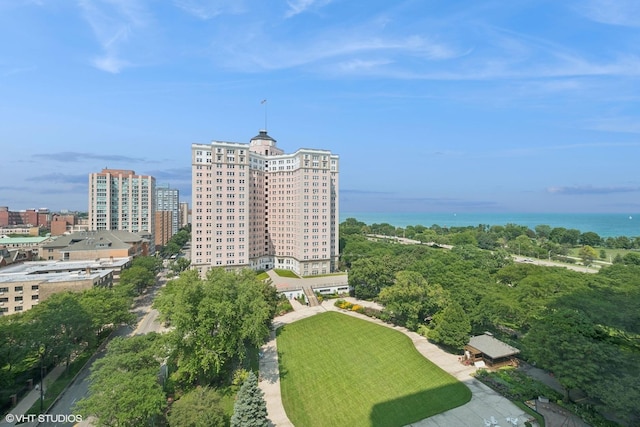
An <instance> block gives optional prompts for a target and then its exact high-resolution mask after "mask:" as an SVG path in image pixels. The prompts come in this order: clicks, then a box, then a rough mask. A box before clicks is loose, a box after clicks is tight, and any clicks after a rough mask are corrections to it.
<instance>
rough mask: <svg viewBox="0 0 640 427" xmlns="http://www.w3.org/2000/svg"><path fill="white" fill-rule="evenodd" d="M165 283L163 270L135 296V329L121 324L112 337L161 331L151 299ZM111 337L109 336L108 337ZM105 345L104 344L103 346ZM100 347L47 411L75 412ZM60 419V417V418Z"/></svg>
mask: <svg viewBox="0 0 640 427" xmlns="http://www.w3.org/2000/svg"><path fill="white" fill-rule="evenodd" d="M165 283H166V279H165V278H164V272H163V273H161V276H160V278H159V280H158V281H157V283H156V285H155V286H153V287H152V288H151V289H150V290H149V291H148V292H147V293H146V294H144V295H141V296H139V297H137V298H136V306H135V309H134V313H136V314H137V315H138V319H139V320H138V325H137V327H136V328H135V329H133V328H131V327H130V326H122V327H120V328H118V329H117V330H116V331H115V332H114V333H113V334H112V338H113V337H124V336H130V335H141V334H146V333H149V332H162V331H164V330H165V328H164V327H163V326H162V325H161V324H160V322H158V320H157V319H158V315H159V313H158V310H156V309H152V308H151V305H152V304H153V299H154V298H155V296H156V293H157V291H158V289H160V288H161V287H162V286H163V285H164V284H165ZM110 339H111V338H110ZM104 347H106V346H104ZM104 347H103V348H102V349H101V350H100V351H98V352H97V353H96V354H95V355H94V356H93V357H92V358H91V359H90V360H89V362H88V363H87V364H86V365H85V367H84V368H83V369H82V370H81V371H80V372H79V373H78V376H77V377H76V379H75V380H74V381H73V382H72V383H71V384H70V385H69V387H68V388H67V390H66V391H65V392H64V394H63V395H62V396H60V398H59V399H58V401H57V402H56V404H55V405H54V406H53V407H52V408H51V410H50V411H49V412H48V413H49V414H52V415H60V416H63V415H71V414H75V412H74V409H73V408H74V405H75V404H76V402H78V401H79V400H80V399H82V398H83V397H85V396H86V395H87V393H88V390H89V375H90V374H91V366H93V363H94V362H95V361H96V360H98V359H100V358H102V357H104V355H105V353H106V350H105V348H104ZM61 419H62V418H61ZM39 425H40V426H42V427H71V426H73V425H74V423H63V422H58V423H45V422H43V423H40V424H39ZM89 425H91V424H90V422H88V421H87V420H85V421H83V422H82V423H80V424H79V426H89Z"/></svg>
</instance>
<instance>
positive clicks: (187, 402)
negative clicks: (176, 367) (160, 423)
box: [167, 387, 228, 427]
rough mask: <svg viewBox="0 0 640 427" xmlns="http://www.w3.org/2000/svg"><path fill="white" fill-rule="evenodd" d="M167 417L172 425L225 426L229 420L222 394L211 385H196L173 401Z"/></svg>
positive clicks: (189, 426) (188, 426)
mask: <svg viewBox="0 0 640 427" xmlns="http://www.w3.org/2000/svg"><path fill="white" fill-rule="evenodd" d="M167 419H168V421H169V426H171V427H174V426H176V427H218V426H220V427H224V426H226V425H227V422H228V417H227V415H226V414H225V412H224V409H223V408H222V406H221V404H220V395H219V394H218V392H217V391H215V390H214V389H211V388H209V387H196V388H195V389H193V390H191V391H189V392H187V393H185V394H184V395H183V396H182V397H181V398H180V399H178V400H176V401H175V402H173V404H172V405H171V410H170V411H169V414H168V416H167Z"/></svg>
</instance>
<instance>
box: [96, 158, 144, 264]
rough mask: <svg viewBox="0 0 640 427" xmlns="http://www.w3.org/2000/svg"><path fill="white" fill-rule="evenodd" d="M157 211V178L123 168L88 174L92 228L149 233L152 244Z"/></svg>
mask: <svg viewBox="0 0 640 427" xmlns="http://www.w3.org/2000/svg"><path fill="white" fill-rule="evenodd" d="M155 212H156V179H155V178H154V177H152V176H149V175H136V173H135V172H134V171H132V170H123V169H103V170H102V172H98V173H92V174H90V175H89V229H90V230H98V231H99V230H124V231H130V232H132V233H141V232H146V233H149V235H150V236H151V239H150V240H151V241H150V244H151V245H153V233H154V232H155ZM153 251H154V250H151V253H153Z"/></svg>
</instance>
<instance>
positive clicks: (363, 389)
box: [278, 312, 471, 427]
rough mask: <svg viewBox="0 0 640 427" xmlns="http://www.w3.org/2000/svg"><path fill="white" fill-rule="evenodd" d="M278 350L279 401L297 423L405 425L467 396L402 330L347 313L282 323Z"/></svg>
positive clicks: (304, 425)
mask: <svg viewBox="0 0 640 427" xmlns="http://www.w3.org/2000/svg"><path fill="white" fill-rule="evenodd" d="M278 357H279V362H280V378H281V390H282V400H283V404H284V407H285V410H286V412H287V415H288V416H289V419H290V420H291V422H292V423H293V424H294V425H296V426H299V427H311V426H320V427H325V426H376V427H378V426H403V425H407V424H410V423H413V422H416V421H418V420H421V419H423V418H427V417H430V416H432V415H435V414H439V413H441V412H444V411H446V410H449V409H452V408H455V407H457V406H460V405H462V404H464V403H467V402H468V401H469V400H470V399H471V392H470V391H469V389H468V388H467V387H466V386H465V385H464V384H462V383H461V382H458V381H457V380H456V379H455V378H454V377H452V376H451V375H449V374H448V373H446V372H444V371H443V370H442V369H440V368H439V367H437V366H435V365H434V364H433V363H431V362H430V361H428V360H427V359H425V358H424V357H423V356H422V355H420V353H418V351H417V350H416V349H415V347H414V346H413V343H412V342H411V340H410V339H409V338H408V337H407V336H406V335H404V334H402V333H400V332H398V331H394V330H392V329H389V328H386V327H384V326H380V325H376V324H373V323H371V322H368V321H365V320H361V319H356V318H353V317H351V316H348V315H346V314H341V313H331V312H330V313H323V314H318V315H316V316H313V317H310V318H307V319H304V320H300V321H297V322H295V323H292V324H290V325H286V326H284V327H282V328H281V329H279V330H278Z"/></svg>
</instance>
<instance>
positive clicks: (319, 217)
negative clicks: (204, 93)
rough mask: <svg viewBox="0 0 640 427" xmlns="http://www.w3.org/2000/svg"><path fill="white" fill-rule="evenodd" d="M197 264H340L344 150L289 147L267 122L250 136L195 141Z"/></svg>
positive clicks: (312, 271)
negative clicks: (243, 139) (267, 128)
mask: <svg viewBox="0 0 640 427" xmlns="http://www.w3.org/2000/svg"><path fill="white" fill-rule="evenodd" d="M191 157H192V204H191V209H192V218H191V224H192V233H191V236H192V244H191V250H192V256H191V262H192V265H193V266H194V267H195V268H197V269H198V270H199V272H200V274H205V273H206V271H207V270H209V269H211V268H215V267H224V268H241V267H248V268H252V269H254V270H269V269H271V268H279V269H286V270H292V271H294V272H296V273H297V274H300V275H318V274H326V273H330V272H333V271H335V270H336V269H337V266H338V255H339V254H338V238H339V235H338V224H339V206H338V191H339V157H338V155H336V154H333V153H331V151H329V150H323V149H307V148H301V149H299V150H297V151H296V152H294V153H291V154H285V153H284V152H283V151H282V150H281V149H280V148H278V147H277V146H276V140H275V139H273V138H272V137H271V136H269V135H268V134H267V132H266V131H264V130H262V131H260V132H259V134H258V135H257V136H255V137H254V138H252V139H251V140H250V142H249V143H239V142H225V141H213V142H211V143H210V144H192V146H191Z"/></svg>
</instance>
